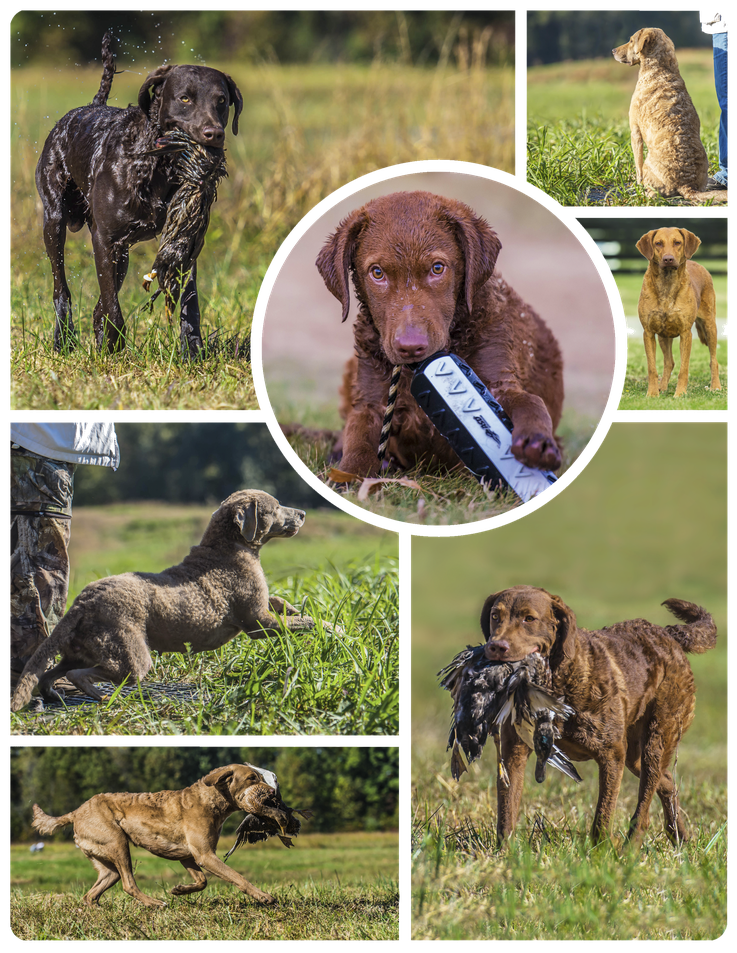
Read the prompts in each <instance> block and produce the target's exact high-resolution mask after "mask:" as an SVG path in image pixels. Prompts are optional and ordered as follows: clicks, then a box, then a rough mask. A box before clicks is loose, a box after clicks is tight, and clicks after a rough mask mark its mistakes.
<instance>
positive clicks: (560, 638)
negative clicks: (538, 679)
mask: <svg viewBox="0 0 737 953" xmlns="http://www.w3.org/2000/svg"><path fill="white" fill-rule="evenodd" d="M550 603H551V608H552V610H553V615H554V616H555V620H556V622H557V623H558V634H557V636H556V639H555V644H554V645H553V649H552V651H551V653H550V654H551V656H552V655H553V654H555V655H556V656H557V658H558V659H563V658H565V659H572V658H573V657H574V656H575V654H576V632H577V631H578V623H577V622H576V615H575V613H574V611H573V609H570V608H569V607H568V606H567V605H566V604H565V602H563V600H562V599H561V597H560V596H552V595H551V596H550Z"/></svg>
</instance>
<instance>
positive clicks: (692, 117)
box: [612, 27, 727, 203]
mask: <svg viewBox="0 0 737 953" xmlns="http://www.w3.org/2000/svg"><path fill="white" fill-rule="evenodd" d="M612 55H613V56H614V59H615V60H617V62H618V63H624V64H625V65H627V66H639V67H640V74H639V76H638V79H637V85H636V86H635V91H634V93H633V94H632V101H631V103H630V113H629V119H630V134H631V139H632V152H633V153H634V158H635V169H636V173H637V182H638V184H639V185H643V186H645V188H646V189H648V190H652V191H655V192H659V193H660V194H661V195H664V196H674V195H682V196H683V198H685V199H686V201H688V202H691V203H696V202H705V201H713V202H720V203H721V202H726V201H727V192H726V190H724V191H722V190H720V191H718V192H707V191H705V189H706V185H707V180H708V177H709V176H708V172H709V160H708V159H707V156H706V150H705V149H704V146H703V143H702V142H701V136H700V129H701V124H700V122H699V117H698V114H697V112H696V109H695V108H694V104H693V102H692V100H691V97H690V96H689V94H688V90H687V89H686V84H685V83H684V82H683V79H682V77H681V72H680V70H679V69H678V60H677V59H676V51H675V47H674V45H673V41H672V40H671V39H670V38H669V37H668V36H666V34H665V33H663V31H662V30H658V29H655V28H654V27H645V29H643V30H638V31H637V33H635V34H634V35H633V36H632V37H631V38H630V40H629V42H628V43H625V44H624V45H623V46H618V47H616V48H615V49H613V50H612ZM643 144H644V146H646V147H647V156H644V149H643Z"/></svg>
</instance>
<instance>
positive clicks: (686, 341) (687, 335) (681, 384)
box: [674, 328, 693, 397]
mask: <svg viewBox="0 0 737 953" xmlns="http://www.w3.org/2000/svg"><path fill="white" fill-rule="evenodd" d="M692 340H693V339H692V337H691V328H689V329H688V330H687V331H684V332H683V334H682V335H681V366H680V368H679V369H678V383H677V384H676V392H675V394H674V396H675V397H685V396H686V388H687V387H688V365H689V362H690V360H691V342H692Z"/></svg>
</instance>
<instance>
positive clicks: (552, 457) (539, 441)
mask: <svg viewBox="0 0 737 953" xmlns="http://www.w3.org/2000/svg"><path fill="white" fill-rule="evenodd" d="M493 393H494V396H495V397H496V398H497V400H498V401H499V403H500V404H501V405H502V407H503V408H504V410H506V412H507V413H508V414H509V416H510V417H511V418H512V430H513V434H512V446H511V450H512V453H513V454H514V456H515V457H516V458H517V459H518V460H519V461H520V463H524V464H525V465H526V466H528V467H537V468H538V469H543V470H557V469H558V468H559V467H560V465H561V463H562V462H563V461H562V458H561V455H560V450H559V448H558V444H557V443H556V441H555V437H554V436H553V421H552V420H551V419H550V414H549V413H548V408H547V407H546V406H545V403H544V401H543V400H542V398H540V397H538V396H537V395H536V394H528V393H527V392H526V391H523V390H521V389H512V388H509V389H505V388H503V387H500V388H498V389H494V390H493Z"/></svg>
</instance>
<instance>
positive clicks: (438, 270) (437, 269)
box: [430, 261, 445, 275]
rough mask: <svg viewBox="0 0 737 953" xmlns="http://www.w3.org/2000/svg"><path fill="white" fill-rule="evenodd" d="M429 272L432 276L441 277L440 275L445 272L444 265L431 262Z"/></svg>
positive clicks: (439, 262) (440, 262)
mask: <svg viewBox="0 0 737 953" xmlns="http://www.w3.org/2000/svg"><path fill="white" fill-rule="evenodd" d="M430 271H431V272H432V273H433V274H434V275H442V273H443V272H444V271H445V265H444V264H443V263H442V261H436V262H433V265H432V268H431V269H430Z"/></svg>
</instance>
